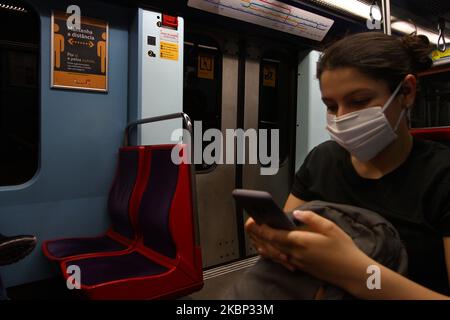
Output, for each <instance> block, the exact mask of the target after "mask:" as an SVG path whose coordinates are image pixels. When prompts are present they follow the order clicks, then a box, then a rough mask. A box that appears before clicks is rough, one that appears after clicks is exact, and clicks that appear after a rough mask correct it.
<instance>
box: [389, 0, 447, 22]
mask: <svg viewBox="0 0 450 320" xmlns="http://www.w3.org/2000/svg"><path fill="white" fill-rule="evenodd" d="M391 4H392V5H394V6H397V7H400V8H403V9H405V10H407V11H409V12H411V13H413V14H414V15H417V16H420V17H423V18H425V19H428V20H435V19H437V17H439V16H442V17H445V18H447V19H450V1H449V0H426V1H424V0H391Z"/></svg>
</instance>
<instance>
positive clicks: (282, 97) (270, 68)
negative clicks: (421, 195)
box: [258, 58, 290, 164]
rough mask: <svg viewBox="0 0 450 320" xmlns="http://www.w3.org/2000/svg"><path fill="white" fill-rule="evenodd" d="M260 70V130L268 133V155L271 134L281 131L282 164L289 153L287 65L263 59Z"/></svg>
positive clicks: (280, 154) (280, 151)
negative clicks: (272, 131) (274, 131)
mask: <svg viewBox="0 0 450 320" xmlns="http://www.w3.org/2000/svg"><path fill="white" fill-rule="evenodd" d="M260 68H261V69H260V81H259V120H258V123H259V125H258V128H259V129H266V130H267V131H268V135H267V137H268V138H267V139H268V140H267V149H268V154H271V152H272V151H271V149H272V148H271V139H270V132H271V130H273V129H276V130H279V139H280V140H279V141H280V146H279V156H280V164H282V163H283V162H284V161H285V160H286V159H287V156H288V153H289V106H290V104H289V97H290V94H289V90H290V85H289V79H290V77H289V72H288V69H287V66H286V64H285V63H283V62H282V61H281V60H277V59H271V58H263V59H262V60H261V65H260Z"/></svg>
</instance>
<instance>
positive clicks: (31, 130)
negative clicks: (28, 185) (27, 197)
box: [0, 0, 40, 186]
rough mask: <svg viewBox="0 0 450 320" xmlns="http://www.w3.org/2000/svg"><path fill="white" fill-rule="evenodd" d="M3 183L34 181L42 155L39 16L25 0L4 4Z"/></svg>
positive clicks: (0, 55)
mask: <svg viewBox="0 0 450 320" xmlns="http://www.w3.org/2000/svg"><path fill="white" fill-rule="evenodd" d="M0 21H1V22H2V25H3V26H13V27H11V28H1V29H0V149H1V157H0V186H9V185H18V184H22V183H24V182H26V181H28V180H30V179H31V178H32V177H33V176H34V174H35V173H36V171H37V168H38V156H39V76H38V75H39V71H38V65H39V64H38V59H39V30H40V25H39V19H38V17H37V16H36V15H35V14H34V13H33V12H32V11H31V9H30V8H29V7H26V6H25V5H24V4H23V3H22V2H21V1H9V0H8V1H7V3H6V4H4V5H2V6H0Z"/></svg>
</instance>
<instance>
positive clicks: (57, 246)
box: [47, 236, 126, 258]
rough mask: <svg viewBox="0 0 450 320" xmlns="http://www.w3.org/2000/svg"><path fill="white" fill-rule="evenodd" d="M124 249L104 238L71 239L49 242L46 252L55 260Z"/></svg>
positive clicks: (120, 245)
mask: <svg viewBox="0 0 450 320" xmlns="http://www.w3.org/2000/svg"><path fill="white" fill-rule="evenodd" d="M124 249H126V246H124V245H122V244H120V243H118V242H116V241H114V240H113V239H111V238H109V237H107V236H104V237H101V238H73V239H63V240H56V241H51V242H49V243H48V244H47V250H48V252H49V253H50V254H52V255H53V256H54V257H57V258H64V257H70V256H75V255H80V254H87V253H95V252H99V253H100V252H112V251H119V250H124Z"/></svg>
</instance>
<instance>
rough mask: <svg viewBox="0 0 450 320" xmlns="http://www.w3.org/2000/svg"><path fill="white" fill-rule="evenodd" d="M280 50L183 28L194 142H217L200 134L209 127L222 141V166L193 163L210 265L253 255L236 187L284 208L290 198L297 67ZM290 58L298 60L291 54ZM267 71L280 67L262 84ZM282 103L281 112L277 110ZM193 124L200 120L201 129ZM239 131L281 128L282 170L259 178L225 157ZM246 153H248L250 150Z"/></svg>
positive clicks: (255, 168)
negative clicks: (231, 135) (230, 134)
mask: <svg viewBox="0 0 450 320" xmlns="http://www.w3.org/2000/svg"><path fill="white" fill-rule="evenodd" d="M260 43H262V41H260ZM280 48H281V47H278V49H277V50H272V49H271V48H262V46H261V45H258V44H254V43H253V42H249V41H247V40H246V39H243V37H242V36H240V35H238V34H235V33H232V32H225V31H224V30H220V32H216V31H214V30H213V29H212V28H210V27H208V28H206V27H202V26H194V25H192V24H190V23H189V22H187V23H186V31H185V48H184V99H183V101H184V106H183V109H184V112H186V113H187V114H188V115H189V116H190V117H191V119H192V120H193V121H194V128H195V133H194V142H195V143H196V144H197V146H198V145H202V150H205V148H208V144H210V142H211V141H212V139H211V138H210V140H211V141H207V140H208V139H207V137H206V136H205V137H203V139H201V138H200V137H199V135H200V136H202V135H203V134H204V133H205V132H206V131H207V130H208V129H217V130H220V132H221V134H222V136H223V137H224V140H223V141H222V143H223V148H222V151H223V157H222V158H223V162H224V163H213V164H211V163H207V161H205V159H203V160H202V163H197V162H196V163H197V164H196V170H197V174H196V183H197V199H198V215H199V227H200V241H201V246H202V257H203V266H204V267H205V268H208V267H212V266H217V265H221V264H226V263H229V262H231V261H235V260H238V259H242V258H245V257H246V256H248V255H252V254H253V251H250V249H247V247H248V245H247V243H248V241H246V238H245V235H244V230H243V221H244V217H243V216H242V212H239V210H238V211H237V210H236V208H235V205H234V201H233V199H232V196H231V192H232V191H233V189H235V188H242V187H244V188H252V189H262V190H268V191H270V192H271V193H272V194H273V195H274V198H275V199H276V200H277V202H278V204H279V205H280V206H281V205H282V204H283V202H284V201H285V199H286V197H287V194H288V190H289V183H290V180H289V175H290V174H291V173H290V169H289V168H290V166H291V157H290V156H289V154H291V151H290V146H291V145H292V144H291V143H290V142H289V141H288V140H289V138H288V137H289V131H288V130H287V129H288V128H290V124H288V122H289V119H295V117H294V116H292V114H290V113H291V111H292V110H293V108H291V107H292V106H291V103H293V101H295V98H293V96H292V94H293V92H291V88H290V86H292V85H294V83H293V82H292V81H293V79H295V75H296V73H295V72H294V73H293V74H291V71H292V70H295V67H294V68H292V70H291V69H290V68H291V67H292V65H291V63H292V61H291V60H289V59H288V58H287V56H289V54H287V53H286V52H283V50H281V49H280ZM292 54H293V55H295V53H294V51H293V52H292ZM273 68H274V69H273ZM265 70H266V71H267V70H275V71H273V76H274V77H275V78H274V79H273V80H270V79H269V80H267V79H266V80H264V79H265V78H264V77H263V76H262V75H263V74H264V71H265ZM267 77H269V76H267ZM291 78H292V79H291ZM291 80H292V81H291ZM270 81H272V82H270ZM288 87H289V88H288ZM294 87H295V86H294ZM266 89H267V90H266ZM266 100H267V102H266ZM281 106H282V107H283V108H282V109H280V110H278V109H277V108H279V107H281ZM291 109H292V110H291ZM195 121H201V128H200V125H199V123H198V122H197V123H196V122H195ZM293 125H295V124H293ZM237 128H240V129H244V130H247V129H254V130H258V129H259V128H260V129H280V142H281V144H282V146H280V151H281V150H283V152H284V153H283V155H281V154H280V156H281V157H282V159H281V165H280V169H279V170H278V172H277V173H276V174H275V175H272V176H260V169H261V167H262V166H261V164H259V163H257V164H249V165H247V164H239V163H238V164H236V161H234V163H228V161H227V160H225V159H227V155H226V149H227V148H226V146H225V144H226V143H229V142H230V141H229V139H226V138H225V137H226V136H227V133H226V132H227V130H229V129H232V130H235V129H237ZM270 148H271V146H269V149H270ZM196 149H197V148H196ZM246 153H247V155H248V145H247V149H246ZM234 156H235V157H236V154H235V155H234ZM247 158H248V156H247ZM235 159H236V158H235ZM247 160H248V159H247Z"/></svg>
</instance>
